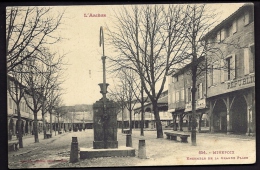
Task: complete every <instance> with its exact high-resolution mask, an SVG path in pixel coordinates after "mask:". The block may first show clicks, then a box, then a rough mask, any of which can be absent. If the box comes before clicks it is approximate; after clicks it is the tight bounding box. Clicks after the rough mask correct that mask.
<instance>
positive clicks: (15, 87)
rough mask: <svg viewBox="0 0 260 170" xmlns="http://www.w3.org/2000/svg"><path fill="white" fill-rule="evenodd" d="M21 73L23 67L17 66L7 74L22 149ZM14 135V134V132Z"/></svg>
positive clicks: (22, 92)
mask: <svg viewBox="0 0 260 170" xmlns="http://www.w3.org/2000/svg"><path fill="white" fill-rule="evenodd" d="M22 71H23V65H19V66H17V67H16V68H15V69H13V71H11V72H9V74H8V84H7V88H8V92H9V95H10V96H11V98H12V100H13V101H14V103H15V105H16V109H15V112H16V113H15V114H17V116H18V140H19V147H20V148H23V140H22V137H23V134H22V128H21V121H22V120H21V107H20V106H21V101H22V99H23V98H24V93H25V86H24V85H23V84H22V83H23V82H24V81H23V76H22V74H21V72H22ZM15 133H16V132H15Z"/></svg>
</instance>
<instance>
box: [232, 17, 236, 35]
mask: <svg viewBox="0 0 260 170" xmlns="http://www.w3.org/2000/svg"><path fill="white" fill-rule="evenodd" d="M236 32H237V21H236V20H234V21H233V24H232V33H233V34H234V33H236Z"/></svg>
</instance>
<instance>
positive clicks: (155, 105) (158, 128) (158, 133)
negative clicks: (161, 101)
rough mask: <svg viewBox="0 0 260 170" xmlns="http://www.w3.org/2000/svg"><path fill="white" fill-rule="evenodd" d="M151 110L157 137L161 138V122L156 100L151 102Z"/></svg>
mask: <svg viewBox="0 0 260 170" xmlns="http://www.w3.org/2000/svg"><path fill="white" fill-rule="evenodd" d="M153 110H154V117H155V123H156V131H157V138H163V130H162V123H161V120H160V116H159V110H158V107H157V102H153Z"/></svg>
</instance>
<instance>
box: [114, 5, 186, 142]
mask: <svg viewBox="0 0 260 170" xmlns="http://www.w3.org/2000/svg"><path fill="white" fill-rule="evenodd" d="M184 16H185V13H183V6H180V5H168V6H167V7H165V6H163V5H146V6H142V7H140V8H139V7H137V6H132V8H131V9H127V8H124V7H123V8H122V11H120V12H119V13H115V18H116V22H115V23H114V28H113V29H110V32H109V38H110V43H111V44H113V46H114V48H115V49H117V50H118V51H119V52H120V54H121V55H120V56H119V57H117V58H112V59H111V60H112V61H114V62H115V65H114V66H115V68H114V70H120V69H122V68H129V69H132V70H134V71H135V72H136V73H138V75H139V76H140V79H141V82H142V85H143V88H144V91H145V92H146V94H147V95H148V97H149V98H150V100H151V102H152V105H153V111H154V116H155V120H156V128H157V138H162V137H163V131H162V125H161V121H160V116H159V110H158V106H157V102H158V99H159V97H160V95H161V93H162V91H163V89H164V85H165V81H166V76H167V75H168V73H169V71H170V69H171V68H173V67H174V66H176V65H178V64H181V63H182V62H183V61H184V60H185V57H184V56H186V55H184V54H185V53H186V51H185V48H186V44H185V39H184V38H183V37H184V36H183V34H182V32H183V31H184V30H185V23H186V20H185V17H184ZM157 86H159V90H157V89H156V87H157Z"/></svg>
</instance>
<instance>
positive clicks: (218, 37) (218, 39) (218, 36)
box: [217, 31, 221, 43]
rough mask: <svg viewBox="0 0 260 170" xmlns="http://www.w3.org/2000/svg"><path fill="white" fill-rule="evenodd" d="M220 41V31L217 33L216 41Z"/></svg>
mask: <svg viewBox="0 0 260 170" xmlns="http://www.w3.org/2000/svg"><path fill="white" fill-rule="evenodd" d="M220 41H221V38H220V31H219V32H218V33H217V42H218V43H219V42H220Z"/></svg>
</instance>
